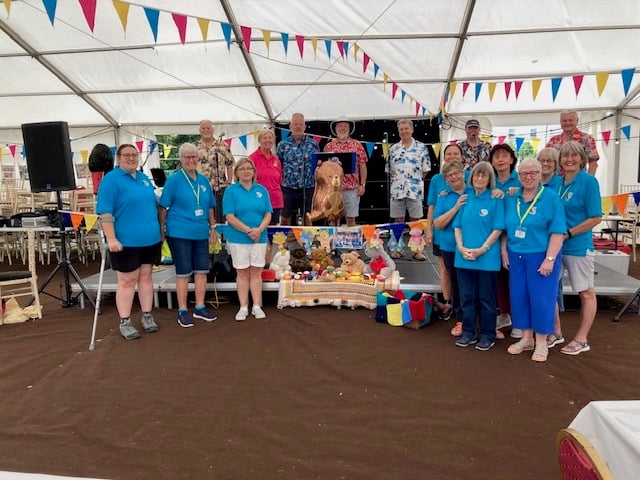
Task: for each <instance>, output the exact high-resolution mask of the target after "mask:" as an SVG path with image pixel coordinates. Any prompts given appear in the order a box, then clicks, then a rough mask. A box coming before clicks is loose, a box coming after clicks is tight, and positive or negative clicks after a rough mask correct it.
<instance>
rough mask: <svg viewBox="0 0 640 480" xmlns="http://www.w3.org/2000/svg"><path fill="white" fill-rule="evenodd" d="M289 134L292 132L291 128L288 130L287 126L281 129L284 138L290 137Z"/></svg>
mask: <svg viewBox="0 0 640 480" xmlns="http://www.w3.org/2000/svg"><path fill="white" fill-rule="evenodd" d="M289 134H291V130H287V129H286V128H283V129H282V130H280V136H281V137H282V140H286V139H287V138H289Z"/></svg>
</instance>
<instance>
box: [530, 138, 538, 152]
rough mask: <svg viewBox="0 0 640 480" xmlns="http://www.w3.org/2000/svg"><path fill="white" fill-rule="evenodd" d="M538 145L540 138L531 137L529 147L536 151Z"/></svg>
mask: <svg viewBox="0 0 640 480" xmlns="http://www.w3.org/2000/svg"><path fill="white" fill-rule="evenodd" d="M539 146H540V139H539V138H532V139H531V147H532V148H533V151H534V152H537V151H538V147H539Z"/></svg>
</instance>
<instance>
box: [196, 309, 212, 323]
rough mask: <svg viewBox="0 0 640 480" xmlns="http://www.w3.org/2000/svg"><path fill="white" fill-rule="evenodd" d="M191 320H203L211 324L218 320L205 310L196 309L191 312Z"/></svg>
mask: <svg viewBox="0 0 640 480" xmlns="http://www.w3.org/2000/svg"><path fill="white" fill-rule="evenodd" d="M193 318H199V319H201V320H204V321H205V322H213V321H214V320H217V319H218V316H217V315H215V314H213V313H211V312H210V311H209V310H207V309H206V307H205V308H196V309H195V310H194V311H193Z"/></svg>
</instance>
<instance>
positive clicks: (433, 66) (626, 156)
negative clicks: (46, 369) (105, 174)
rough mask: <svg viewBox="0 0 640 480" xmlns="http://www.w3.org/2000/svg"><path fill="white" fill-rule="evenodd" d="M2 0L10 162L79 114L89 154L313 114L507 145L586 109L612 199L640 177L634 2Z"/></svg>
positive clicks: (235, 135)
mask: <svg viewBox="0 0 640 480" xmlns="http://www.w3.org/2000/svg"><path fill="white" fill-rule="evenodd" d="M2 3H3V5H4V7H2V6H0V86H1V87H0V145H3V148H2V157H1V158H2V160H3V162H6V161H7V160H8V159H9V158H11V157H12V156H13V157H16V156H18V157H19V153H20V151H21V145H20V144H21V143H22V137H21V133H20V125H21V124H22V123H30V122H41V121H57V120H64V121H67V122H68V123H69V125H70V127H71V129H72V138H73V143H72V149H73V150H74V152H76V151H79V150H82V149H90V148H91V146H92V145H93V144H95V143H97V142H98V141H104V142H105V143H110V144H116V143H118V142H122V141H132V140H134V139H138V140H140V139H142V140H148V139H153V138H155V135H157V134H163V133H196V131H197V123H198V121H199V120H200V119H203V118H210V119H211V120H212V121H213V122H214V124H215V125H216V129H217V131H218V133H221V132H222V131H225V132H226V135H227V137H228V138H232V139H233V143H232V148H233V150H234V153H238V154H243V153H246V149H249V150H252V147H253V146H254V145H255V142H254V139H253V135H251V134H252V133H253V132H254V131H255V130H256V129H259V128H262V127H263V126H264V125H269V124H271V123H273V122H275V121H287V120H288V119H289V118H290V116H291V114H292V113H294V112H298V111H300V112H303V113H304V114H305V116H306V117H307V118H308V119H311V120H332V119H335V118H337V117H339V116H345V115H347V116H349V117H350V118H352V119H354V120H362V119H383V118H384V119H388V118H402V117H409V118H425V117H426V118H431V119H432V120H433V121H437V120H438V117H439V115H442V116H441V118H443V119H444V124H443V126H444V127H445V128H443V129H442V141H448V140H450V139H452V138H462V137H463V132H462V131H461V130H460V127H461V126H462V125H463V124H464V120H465V119H467V118H470V117H471V116H473V117H475V118H478V119H480V121H481V123H482V127H483V132H484V133H486V134H487V135H492V134H493V135H494V139H493V141H497V140H496V137H495V133H494V131H495V130H496V129H497V128H499V127H512V128H514V129H515V131H516V134H517V135H518V134H519V131H518V127H524V126H531V125H550V124H551V125H553V124H557V123H558V112H559V111H561V110H563V109H575V110H578V112H579V114H580V124H581V128H582V129H583V130H586V131H589V132H590V133H591V134H593V135H594V136H595V137H596V139H597V140H598V148H599V150H600V152H601V156H602V157H603V159H602V161H601V165H602V166H601V168H600V169H599V171H598V177H599V178H600V181H601V184H602V185H603V192H604V193H614V192H615V191H616V189H617V186H618V184H619V183H632V182H635V181H636V178H637V174H638V173H637V170H638V167H637V164H638V134H637V132H638V126H639V122H638V118H637V117H638V116H640V75H637V74H636V67H637V63H638V58H640V43H639V42H638V41H637V39H638V38H639V35H640V2H637V1H636V0H537V1H535V2H532V1H526V0H522V1H519V0H315V1H314V0H271V1H268V2H266V1H261V0H208V1H202V0H181V1H180V2H175V1H170V0H136V1H134V2H128V1H118V0H57V1H55V0H13V1H10V0H2ZM449 126H451V127H453V128H448V129H447V127H449ZM522 134H523V135H524V136H525V137H526V136H529V132H526V131H525V132H522ZM537 135H538V136H540V133H538V134H537ZM239 138H242V140H244V142H239V141H237V139H239ZM247 138H248V139H249V141H248V142H247ZM366 140H368V141H372V142H377V141H380V139H366ZM540 140H541V143H542V144H543V143H544V141H545V138H543V137H541V139H540ZM245 143H248V145H247V147H246V148H245V147H244V144H245ZM12 144H14V147H15V146H17V150H18V153H14V151H15V150H16V148H13V150H14V151H10V147H11V146H12Z"/></svg>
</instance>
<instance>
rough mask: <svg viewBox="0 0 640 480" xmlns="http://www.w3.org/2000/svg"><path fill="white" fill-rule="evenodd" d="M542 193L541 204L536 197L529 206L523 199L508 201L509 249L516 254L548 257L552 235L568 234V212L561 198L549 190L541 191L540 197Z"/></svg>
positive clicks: (539, 199)
mask: <svg viewBox="0 0 640 480" xmlns="http://www.w3.org/2000/svg"><path fill="white" fill-rule="evenodd" d="M538 192H539V193H540V196H538V198H537V200H536V196H534V197H533V198H532V199H531V201H529V202H525V200H524V199H523V198H522V195H514V196H507V197H505V200H504V201H505V226H506V231H507V247H508V248H509V250H511V251H512V252H515V253H544V252H546V251H547V247H548V246H549V237H550V235H552V234H554V233H559V234H565V233H567V224H566V221H565V218H564V209H563V208H562V203H561V202H560V197H559V196H558V194H557V193H556V192H554V191H553V190H551V189H550V188H546V187H540V189H538V191H537V192H536V195H537V193H538ZM518 205H519V209H520V213H519V214H518ZM529 207H531V210H529ZM527 210H529V213H527ZM521 219H522V220H521ZM517 230H520V232H521V233H520V235H517V234H516V232H517ZM522 235H524V238H522Z"/></svg>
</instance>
